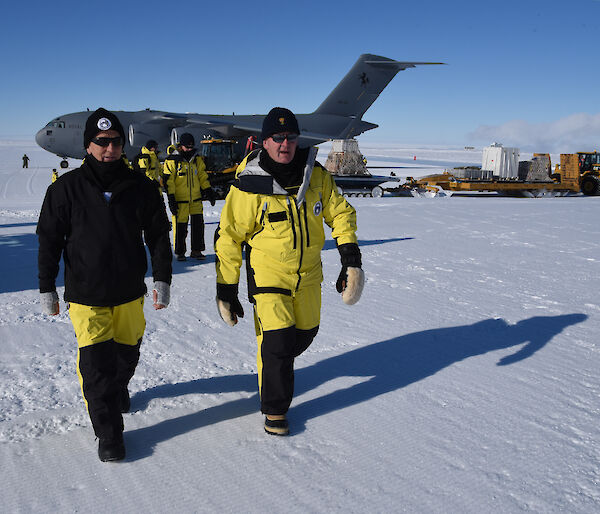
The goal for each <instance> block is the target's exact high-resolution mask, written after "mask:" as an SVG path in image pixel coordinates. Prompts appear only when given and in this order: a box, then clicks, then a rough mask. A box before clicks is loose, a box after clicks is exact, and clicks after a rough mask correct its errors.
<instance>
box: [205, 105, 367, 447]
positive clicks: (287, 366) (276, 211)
mask: <svg viewBox="0 0 600 514" xmlns="http://www.w3.org/2000/svg"><path fill="white" fill-rule="evenodd" d="M299 134H300V129H299V126H298V121H297V119H296V117H295V116H294V114H293V113H292V112H291V111H289V110H288V109H284V108H281V107H275V108H273V109H272V110H271V111H270V112H269V114H268V115H267V116H266V117H265V119H264V121H263V128H262V139H263V148H262V149H258V150H254V151H253V152H251V153H250V154H249V155H248V156H247V157H246V158H245V159H244V160H243V161H242V163H241V164H240V166H239V167H238V171H237V181H236V184H235V185H233V186H232V187H231V189H230V192H229V194H228V195H227V198H226V199H225V206H224V207H223V210H222V212H221V220H220V223H219V227H218V229H217V231H216V233H215V253H216V256H217V259H216V266H217V307H218V310H219V314H220V315H221V317H222V318H223V320H224V321H225V322H226V323H227V324H228V325H230V326H233V325H235V324H236V323H237V320H238V317H243V315H244V311H243V308H242V306H241V304H240V302H239V300H238V282H239V277H240V266H241V264H242V248H243V247H244V248H245V249H246V269H247V277H248V296H249V297H250V301H251V302H252V303H253V305H254V322H255V328H256V334H257V339H258V352H257V364H258V383H259V392H260V402H261V411H262V413H263V414H265V425H264V428H265V431H266V432H267V433H269V434H273V435H287V434H288V433H289V424H288V421H287V418H286V413H287V411H288V409H289V406H290V404H291V401H292V397H293V392H294V359H295V358H296V357H298V356H299V355H300V354H301V353H302V352H304V351H305V350H306V349H307V348H308V347H309V346H310V344H311V343H312V341H313V339H314V337H315V335H316V334H317V331H318V329H319V323H320V315H321V282H322V280H323V274H322V267H321V250H322V249H323V245H324V243H325V232H324V227H323V223H326V224H327V225H328V226H329V227H331V229H332V236H333V238H334V239H335V241H336V244H337V247H338V250H339V252H340V255H341V261H342V271H341V273H340V276H339V278H338V281H337V284H336V286H337V289H338V291H339V292H340V293H342V299H343V300H344V302H345V303H347V304H350V305H351V304H353V303H356V302H357V301H358V300H359V298H360V295H361V293H362V288H363V285H364V274H363V271H362V269H361V254H360V250H359V248H358V244H357V238H356V211H355V210H354V208H353V207H352V206H351V205H350V204H349V203H348V202H347V201H346V200H345V198H344V197H343V196H341V195H340V194H339V193H338V190H337V187H336V185H335V182H334V180H333V178H332V176H331V175H330V174H329V173H328V172H327V171H326V170H325V169H324V168H323V167H322V166H321V165H320V164H318V163H315V156H316V148H305V149H301V148H298V138H299Z"/></svg>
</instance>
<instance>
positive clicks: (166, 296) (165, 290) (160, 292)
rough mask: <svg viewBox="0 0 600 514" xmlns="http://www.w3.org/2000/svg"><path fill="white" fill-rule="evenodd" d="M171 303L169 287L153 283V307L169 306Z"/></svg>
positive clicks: (162, 283) (158, 281)
mask: <svg viewBox="0 0 600 514" xmlns="http://www.w3.org/2000/svg"><path fill="white" fill-rule="evenodd" d="M170 301H171V286H170V285H169V284H167V283H166V282H161V281H160V280H157V281H156V282H154V305H164V306H165V307H166V306H167V305H169V302H170Z"/></svg>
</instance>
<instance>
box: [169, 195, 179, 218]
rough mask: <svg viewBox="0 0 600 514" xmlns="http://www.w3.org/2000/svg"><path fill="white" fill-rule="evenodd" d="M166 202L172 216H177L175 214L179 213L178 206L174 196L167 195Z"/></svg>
mask: <svg viewBox="0 0 600 514" xmlns="http://www.w3.org/2000/svg"><path fill="white" fill-rule="evenodd" d="M167 200H168V202H169V210H170V211H171V214H172V215H173V216H177V212H178V211H179V206H178V205H177V200H175V195H167Z"/></svg>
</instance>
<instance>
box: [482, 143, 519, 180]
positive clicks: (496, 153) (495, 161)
mask: <svg viewBox="0 0 600 514" xmlns="http://www.w3.org/2000/svg"><path fill="white" fill-rule="evenodd" d="M481 169H482V170H489V171H491V172H492V175H493V176H494V178H499V179H501V180H509V179H514V180H516V179H518V178H519V149H518V148H509V147H504V146H502V145H501V144H500V143H494V144H493V145H491V146H486V147H485V148H484V149H483V158H482V161H481Z"/></svg>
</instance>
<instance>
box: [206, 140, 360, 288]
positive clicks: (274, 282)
mask: <svg viewBox="0 0 600 514" xmlns="http://www.w3.org/2000/svg"><path fill="white" fill-rule="evenodd" d="M260 151H263V150H256V151H254V152H252V153H250V154H249V155H248V156H247V157H246V159H244V160H243V161H242V163H241V164H240V165H239V167H238V172H237V182H236V184H235V185H234V186H232V187H231V189H230V191H229V194H228V195H227V198H226V199H225V206H224V207H223V210H222V211H221V220H220V223H219V227H218V229H217V232H216V233H215V253H216V256H217V259H216V266H217V282H218V283H221V284H237V283H238V282H239V277H240V266H241V264H242V245H243V244H246V245H247V248H246V259H247V261H246V265H247V271H248V292H249V294H250V296H252V295H254V294H259V293H261V292H280V293H283V294H290V292H292V291H296V290H298V288H300V287H302V286H310V285H315V284H320V283H321V282H322V281H323V273H322V269H321V250H322V249H323V245H324V243H325V231H324V226H323V223H326V224H327V225H328V226H329V227H331V229H332V236H333V238H334V239H335V240H336V241H337V244H338V245H342V244H345V243H356V242H357V238H356V211H355V210H354V208H353V207H352V206H351V205H350V204H349V203H348V202H347V201H346V199H345V198H344V197H343V196H342V195H340V194H339V192H338V190H337V187H336V185H335V182H334V180H333V177H332V176H331V175H330V174H329V172H328V171H327V170H325V169H324V168H323V167H321V165H319V164H318V163H316V164H315V165H314V167H313V168H312V170H311V169H308V168H309V166H306V167H305V170H304V177H303V183H302V185H301V186H300V189H299V190H298V193H297V194H293V195H290V194H289V193H288V192H287V191H286V190H285V189H283V188H282V187H281V186H280V185H279V184H278V183H277V182H276V180H275V179H274V178H273V177H272V176H271V175H270V174H269V173H267V172H266V171H264V170H263V169H262V168H261V167H260V166H259V157H260V156H259V152H260Z"/></svg>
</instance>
